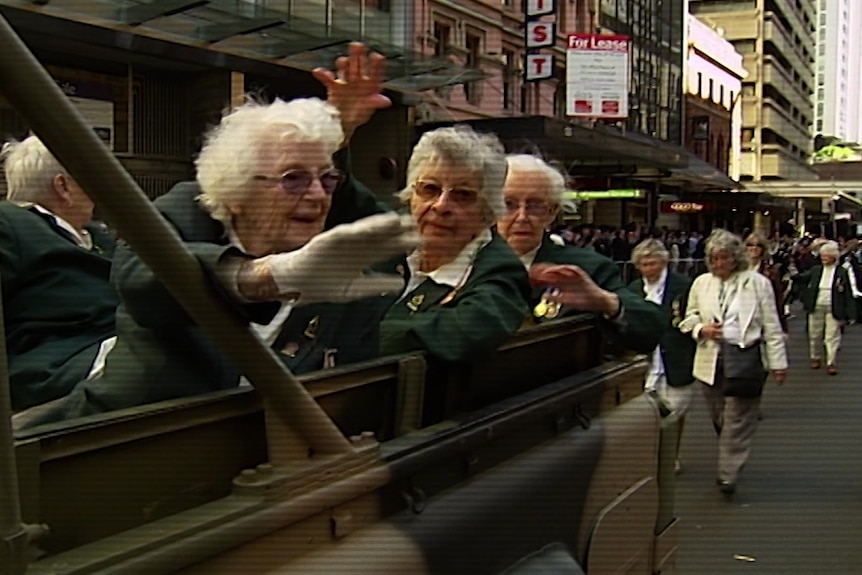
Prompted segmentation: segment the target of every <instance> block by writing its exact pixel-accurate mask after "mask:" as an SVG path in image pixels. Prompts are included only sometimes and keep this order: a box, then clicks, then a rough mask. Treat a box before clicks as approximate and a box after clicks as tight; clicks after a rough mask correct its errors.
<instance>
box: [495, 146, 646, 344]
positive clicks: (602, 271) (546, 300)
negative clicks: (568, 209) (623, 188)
mask: <svg viewBox="0 0 862 575" xmlns="http://www.w3.org/2000/svg"><path fill="white" fill-rule="evenodd" d="M507 163H508V166H509V171H508V175H507V176H506V185H505V189H504V192H505V202H504V207H505V211H504V213H503V214H502V215H499V216H498V219H497V230H499V232H500V235H502V236H503V238H505V239H506V241H507V242H508V244H509V247H511V248H512V249H513V250H514V251H515V253H516V254H518V256H519V257H520V259H521V263H522V264H523V265H524V267H526V268H527V269H529V270H530V273H531V276H532V277H533V280H534V282H535V284H536V287H535V288H534V289H533V292H532V295H531V297H530V304H531V307H532V310H533V319H534V320H535V321H537V322H543V321H547V320H551V319H554V318H557V317H563V316H566V315H574V314H577V313H594V314H596V316H597V317H598V318H599V320H598V321H599V325H600V327H601V329H602V331H603V332H604V333H605V334H607V336H608V337H609V339H611V340H612V341H614V342H615V343H618V344H620V345H621V346H623V347H625V348H627V349H631V350H634V351H638V352H641V353H649V352H651V351H652V350H653V349H655V346H656V345H657V344H658V341H659V338H660V337H661V325H662V314H661V310H660V309H659V308H658V307H657V306H655V305H653V304H652V303H650V302H647V301H645V300H644V299H643V298H641V297H638V296H637V295H635V294H634V293H632V292H631V291H630V290H628V289H627V288H626V286H625V284H624V283H623V281H622V278H621V277H620V272H619V270H618V269H617V266H616V264H614V262H612V261H611V260H610V259H608V258H606V257H605V256H603V255H601V254H598V253H596V252H595V251H594V250H590V249H585V248H581V247H576V246H570V245H564V243H563V242H562V241H559V238H558V237H556V236H553V235H551V234H550V233H549V231H550V227H551V225H552V224H553V222H554V220H555V219H556V217H557V214H558V213H559V212H560V210H561V208H562V206H563V203H564V199H563V193H564V192H565V190H566V180H565V177H564V176H563V174H562V173H560V171H559V170H557V169H555V168H554V167H552V166H551V165H549V164H548V163H547V162H545V161H544V160H542V159H541V158H538V157H536V156H531V155H526V154H516V155H510V156H509V157H508V158H507Z"/></svg>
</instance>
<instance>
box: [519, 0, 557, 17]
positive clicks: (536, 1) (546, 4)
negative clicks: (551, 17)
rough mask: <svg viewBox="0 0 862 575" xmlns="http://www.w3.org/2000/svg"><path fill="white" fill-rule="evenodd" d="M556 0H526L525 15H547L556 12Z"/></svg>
mask: <svg viewBox="0 0 862 575" xmlns="http://www.w3.org/2000/svg"><path fill="white" fill-rule="evenodd" d="M556 4H557V1H556V0H527V7H526V10H527V17H528V18H530V17H533V16H547V15H548V14H556V13H557V5H556Z"/></svg>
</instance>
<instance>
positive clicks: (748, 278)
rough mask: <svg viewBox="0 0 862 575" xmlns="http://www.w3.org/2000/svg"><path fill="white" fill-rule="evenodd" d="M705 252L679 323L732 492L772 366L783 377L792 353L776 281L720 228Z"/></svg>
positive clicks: (721, 480) (723, 481)
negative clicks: (690, 344) (692, 347)
mask: <svg viewBox="0 0 862 575" xmlns="http://www.w3.org/2000/svg"><path fill="white" fill-rule="evenodd" d="M705 255H706V262H707V268H708V270H709V273H706V274H703V275H701V276H699V277H698V278H697V279H695V280H694V283H693V284H692V286H691V290H690V292H689V299H688V310H687V314H686V318H685V320H683V322H682V324H681V326H680V329H681V331H683V332H688V333H691V335H692V337H693V338H694V339H695V341H696V342H697V350H696V352H695V356H694V377H695V379H697V380H699V381H700V382H702V384H703V386H702V389H703V393H704V396H705V397H706V400H707V405H708V406H709V410H710V414H711V416H712V422H713V425H714V426H715V429H716V431H717V432H718V434H719V442H718V444H719V453H718V480H717V481H718V485H719V487H720V488H721V491H722V492H723V493H725V494H727V495H732V494H733V493H734V492H735V491H736V483H737V480H738V479H739V474H740V472H741V470H742V468H743V466H744V465H745V463H746V462H747V461H748V458H749V456H750V453H751V442H752V439H753V438H754V433H755V431H756V430H757V423H758V413H759V409H758V408H759V406H760V397H761V393H762V391H763V384H764V382H765V380H766V375H767V372H769V371H771V372H772V375H773V377H774V379H775V381H776V383H778V384H779V385H780V384H782V383H784V379H785V377H786V374H787V353H786V350H785V347H784V336H783V332H782V330H781V323H780V322H779V321H778V312H777V310H776V307H775V296H774V293H773V291H772V286H771V285H770V283H769V280H768V279H766V278H765V277H764V276H763V275H762V274H760V273H758V272H757V271H753V270H749V259H748V256H747V255H746V251H745V246H744V244H743V242H742V240H741V239H740V238H739V237H738V236H736V235H734V234H732V233H730V232H727V231H725V230H715V231H714V232H713V233H712V234H711V235H710V236H709V238H708V239H707V241H706V252H705Z"/></svg>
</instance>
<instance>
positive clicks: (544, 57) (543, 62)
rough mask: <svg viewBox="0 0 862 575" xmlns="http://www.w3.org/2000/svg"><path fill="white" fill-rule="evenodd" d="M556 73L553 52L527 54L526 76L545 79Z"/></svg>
mask: <svg viewBox="0 0 862 575" xmlns="http://www.w3.org/2000/svg"><path fill="white" fill-rule="evenodd" d="M553 75H554V56H553V55H552V54H527V59H526V61H525V70H524V78H526V79H527V80H545V79H547V78H550V77H552V76H553Z"/></svg>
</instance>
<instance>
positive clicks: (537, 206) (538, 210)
mask: <svg viewBox="0 0 862 575" xmlns="http://www.w3.org/2000/svg"><path fill="white" fill-rule="evenodd" d="M521 206H523V207H524V213H525V214H527V215H528V216H534V217H542V216H547V215H548V213H549V212H550V211H551V208H550V206H549V205H548V204H547V203H546V202H543V201H541V200H527V201H526V202H519V201H516V200H506V211H507V212H508V213H509V215H514V214H516V213H517V212H518V210H520V209H521Z"/></svg>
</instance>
